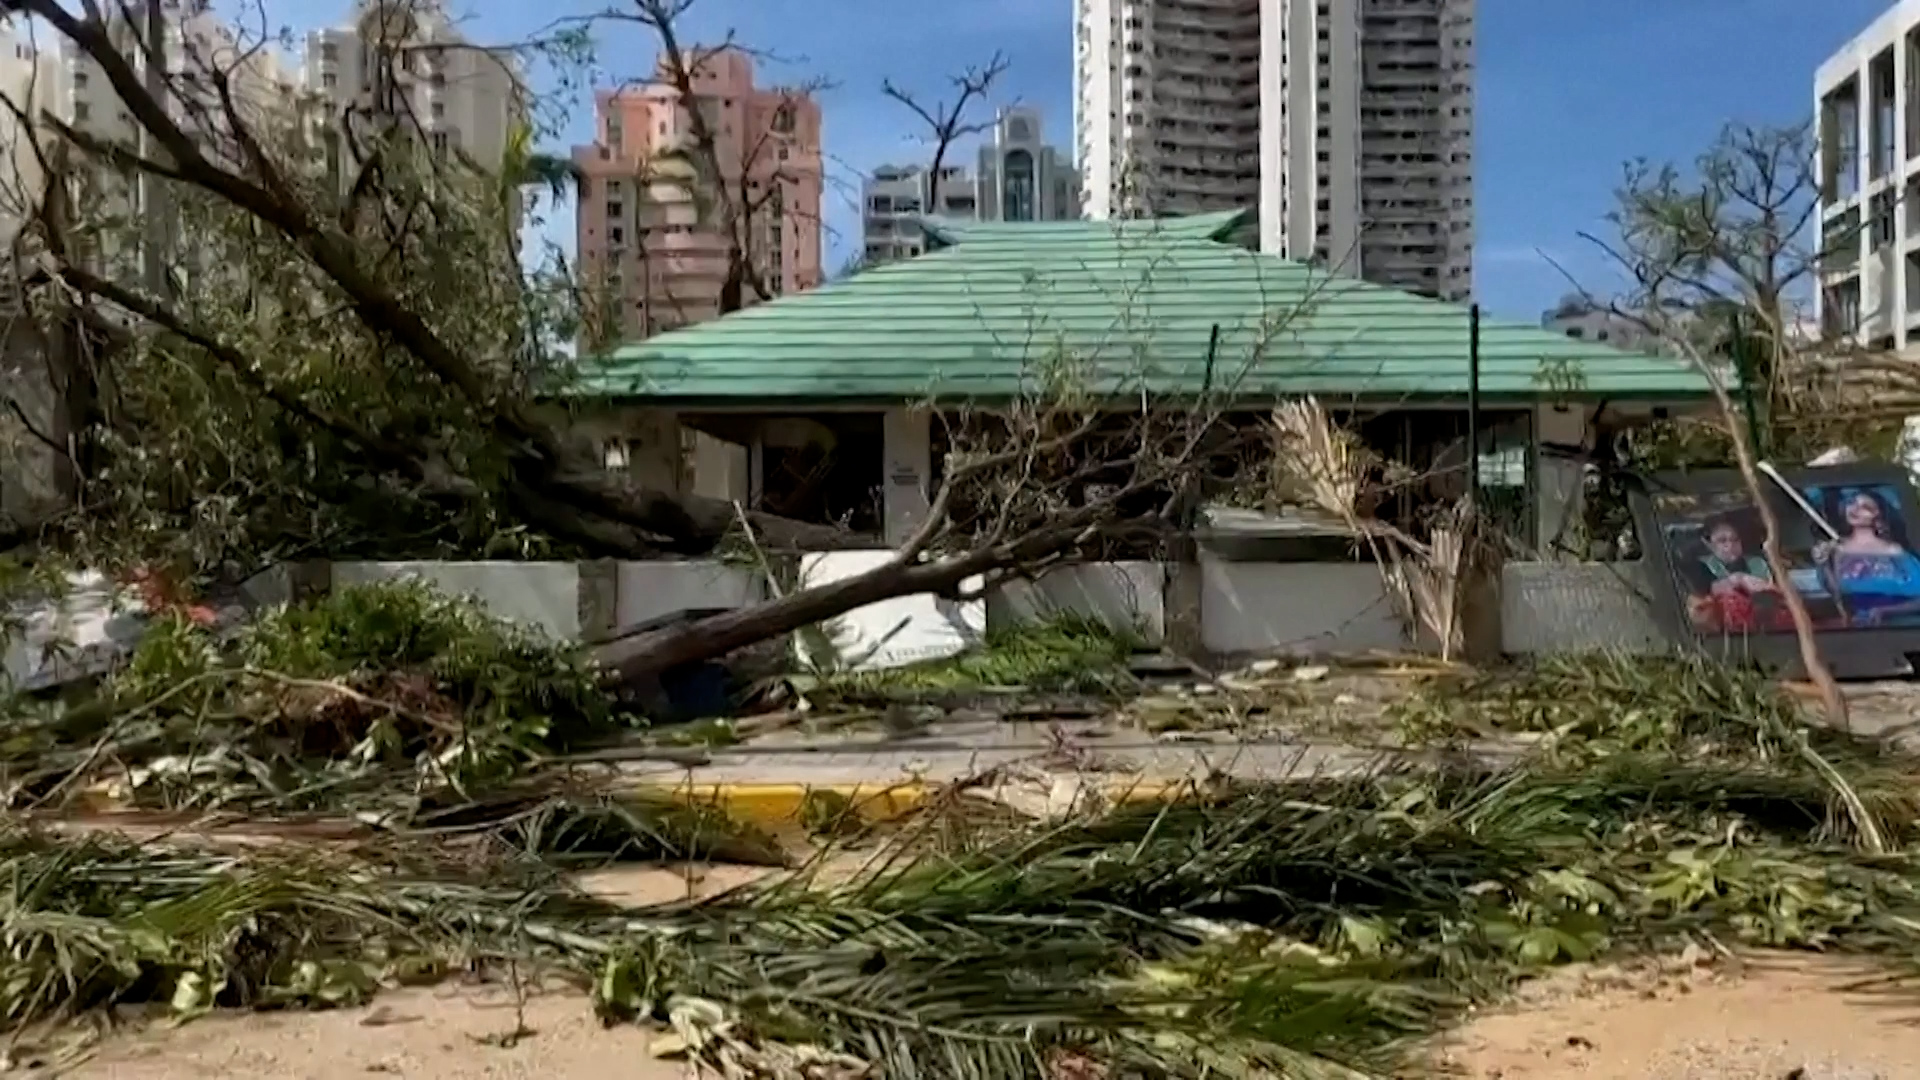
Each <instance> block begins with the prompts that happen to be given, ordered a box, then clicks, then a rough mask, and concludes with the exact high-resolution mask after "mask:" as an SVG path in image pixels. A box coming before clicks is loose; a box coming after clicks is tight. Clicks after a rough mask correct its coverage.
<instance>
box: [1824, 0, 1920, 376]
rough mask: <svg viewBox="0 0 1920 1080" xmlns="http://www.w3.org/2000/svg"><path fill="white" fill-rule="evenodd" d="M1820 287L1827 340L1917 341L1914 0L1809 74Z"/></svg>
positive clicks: (1919, 178)
mask: <svg viewBox="0 0 1920 1080" xmlns="http://www.w3.org/2000/svg"><path fill="white" fill-rule="evenodd" d="M1813 82H1814V102H1815V116H1816V118H1817V120H1816V130H1817V146H1818V161H1819V166H1818V173H1817V175H1818V178H1819V186H1820V212H1819V214H1818V215H1817V217H1818V219H1819V222H1820V248H1819V250H1820V251H1821V252H1823V253H1824V255H1825V258H1824V260H1823V262H1822V265H1821V267H1820V288H1819V289H1817V290H1816V291H1815V315H1816V318H1817V320H1818V322H1819V324H1820V327H1821V329H1822V331H1823V332H1824V333H1825V334H1827V335H1829V336H1840V337H1847V338H1852V339H1854V340H1857V341H1858V342H1860V343H1861V344H1864V345H1869V346H1874V347H1881V348H1891V349H1899V350H1903V351H1904V350H1906V349H1908V348H1909V347H1910V346H1912V345H1916V344H1920V250H1914V249H1912V248H1910V246H1909V245H1910V244H1911V243H1912V242H1914V241H1916V240H1920V0H1901V2H1900V3H1897V4H1895V5H1894V6H1893V7H1892V8H1890V9H1889V10H1888V11H1887V12H1886V13H1885V14H1883V15H1881V16H1880V17H1879V18H1878V19H1875V20H1874V21H1873V23H1872V25H1870V26H1868V27H1867V29H1866V30H1865V31H1863V32H1862V33H1861V34H1860V35H1859V36H1857V37H1855V38H1854V39H1853V40H1852V41H1849V42H1847V43H1846V44H1845V45H1842V46H1841V47H1840V49H1839V51H1838V52H1836V53H1834V55H1833V56H1832V57H1830V58H1828V60H1827V61H1826V63H1824V64H1821V65H1820V67H1819V70H1818V71H1817V72H1815V74H1814V80H1813Z"/></svg>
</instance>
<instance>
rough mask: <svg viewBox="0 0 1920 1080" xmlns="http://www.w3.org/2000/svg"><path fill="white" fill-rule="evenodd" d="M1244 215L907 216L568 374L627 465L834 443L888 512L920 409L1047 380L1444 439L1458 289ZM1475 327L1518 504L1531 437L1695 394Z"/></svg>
mask: <svg viewBox="0 0 1920 1080" xmlns="http://www.w3.org/2000/svg"><path fill="white" fill-rule="evenodd" d="M1245 221H1246V214H1244V213H1217V214H1204V215H1195V216H1191V217H1184V218H1172V219H1160V220H1150V221H1118V222H1087V221H1074V222H1021V223H999V222H996V223H979V224H974V223H965V224H962V223H955V222H948V221H942V220H936V219H929V220H926V221H925V222H924V224H925V227H926V230H927V233H928V236H929V240H930V241H931V250H929V251H928V252H927V253H926V254H924V255H921V256H919V257H917V258H913V259H909V260H905V261H902V262H897V263H892V264H888V265H883V266H879V267H874V268H871V269H868V270H865V271H863V272H860V273H858V274H855V275H853V276H852V277H849V278H847V279H845V280H841V281H837V282H833V283H830V284H827V285H824V286H822V287H820V288H818V289H815V290H812V291H809V292H806V293H800V294H796V295H792V296H785V297H781V298H779V299H775V300H772V301H770V302H767V303H763V304H759V305H757V306H754V307H751V308H748V309H746V310H743V311H738V312H734V313H732V314H730V315H727V316H725V317H723V318H720V319H716V320H714V321H711V322H707V323H702V324H697V325H694V326H688V327H684V328H681V329H677V330H673V331H669V332H666V333H663V334H660V335H658V336H655V337H652V338H649V339H647V340H644V341H640V342H635V343H632V344H627V345H623V346H620V347H618V348H616V349H613V350H611V351H609V352H606V353H604V354H601V355H596V356H591V357H586V358H583V359H582V360H581V362H580V364H579V370H578V378H577V380H576V381H575V382H573V383H572V384H571V385H570V386H569V387H568V388H567V391H566V393H567V395H568V396H570V397H572V398H574V399H576V401H578V402H579V403H581V404H585V403H586V402H587V401H592V402H593V403H594V405H595V406H596V407H603V408H602V415H603V416H607V415H617V416H620V417H621V418H622V419H621V420H620V422H619V424H618V425H616V427H619V428H624V429H625V430H626V432H627V435H628V436H631V435H632V434H633V432H634V431H635V430H636V429H635V428H634V427H633V425H634V424H636V423H638V424H640V425H641V426H643V427H645V428H647V429H648V430H647V431H646V432H645V437H643V438H638V439H635V440H633V441H635V442H636V443H637V444H638V448H639V451H640V459H634V458H630V459H629V460H630V462H631V463H633V464H634V467H636V468H643V469H646V470H647V471H648V472H650V473H652V474H653V475H652V476H651V479H653V480H654V481H655V482H673V483H684V484H689V485H691V486H693V487H695V488H699V489H702V493H705V494H716V495H725V496H729V497H742V496H745V497H748V498H753V499H761V498H768V497H771V496H772V494H773V492H774V489H775V488H776V487H777V486H778V484H777V483H776V476H775V475H774V473H775V472H776V471H777V470H778V468H779V465H778V463H777V462H772V461H769V459H768V454H769V451H778V453H777V454H776V455H775V456H776V457H779V458H780V459H781V460H783V461H784V460H787V459H788V458H789V457H791V456H792V455H791V454H790V453H789V452H792V451H797V450H798V449H800V448H799V447H796V446H794V445H792V444H794V443H796V442H798V443H800V444H802V445H803V446H811V447H813V448H814V451H813V453H812V456H818V451H819V449H820V447H821V446H822V444H823V441H824V442H825V443H827V444H831V445H833V446H837V447H838V448H839V456H840V457H841V459H842V460H843V463H844V466H845V467H847V468H852V467H854V466H864V467H866V468H867V469H868V471H872V472H874V476H873V477H871V483H870V484H868V485H867V488H866V489H867V490H870V489H871V488H873V487H878V488H880V489H881V490H882V491H883V493H884V498H883V500H882V501H883V502H884V504H885V512H884V513H883V514H882V515H881V516H882V517H883V518H884V519H885V520H886V521H887V522H895V521H896V520H898V521H904V520H907V519H908V518H910V517H911V512H912V507H913V505H914V504H916V503H917V504H919V505H921V506H924V501H925V498H926V495H925V492H926V488H927V487H928V485H929V484H930V482H931V474H932V467H931V463H930V461H929V456H930V450H929V440H928V423H927V419H926V418H927V414H928V411H929V410H928V407H929V406H932V407H934V408H938V407H940V406H941V405H942V404H958V403H961V402H966V403H968V404H970V405H971V406H973V407H975V408H979V407H991V406H992V405H993V404H994V403H995V402H1008V401H1012V400H1015V399H1019V398H1022V397H1023V396H1028V395H1032V394H1034V393H1036V392H1039V391H1041V390H1042V389H1043V388H1045V387H1047V386H1050V385H1057V383H1058V380H1060V379H1061V378H1063V377H1065V378H1069V379H1071V380H1072V382H1073V385H1074V387H1075V389H1076V390H1079V391H1083V392H1089V393H1093V394H1096V395H1112V396H1113V397H1114V398H1115V399H1116V400H1117V401H1125V402H1131V403H1133V406H1134V407H1137V403H1138V401H1139V400H1140V399H1141V398H1142V397H1143V396H1146V397H1149V398H1151V399H1153V400H1156V401H1165V402H1168V403H1177V402H1179V401H1180V400H1182V399H1189V400H1191V399H1198V398H1200V397H1201V396H1203V395H1228V396H1229V397H1230V399H1231V400H1232V402H1233V403H1234V408H1236V409H1239V408H1245V409H1246V410H1249V411H1264V410H1266V409H1269V408H1271V407H1272V406H1273V405H1274V404H1275V403H1277V402H1280V401H1284V400H1288V399H1293V398H1298V397H1301V396H1304V395H1309V394H1310V395H1315V396H1317V397H1319V398H1320V399H1321V400H1323V401H1325V402H1327V403H1328V404H1329V405H1330V406H1334V405H1338V406H1339V407H1341V408H1343V409H1351V410H1354V411H1355V412H1357V413H1360V414H1365V415H1372V416H1376V417H1377V416H1379V415H1383V414H1389V413H1391V414H1397V415H1401V416H1404V417H1407V420H1406V423H1407V425H1409V430H1411V429H1412V428H1424V429H1434V428H1435V427H1436V424H1437V425H1439V427H1445V426H1446V425H1447V424H1448V423H1452V424H1454V425H1455V426H1456V427H1458V432H1457V433H1456V434H1455V435H1454V437H1453V439H1454V442H1456V443H1459V442H1461V441H1463V433H1464V430H1465V428H1464V423H1463V418H1464V415H1465V410H1466V404H1467V400H1468V397H1469V394H1470V392H1471V389H1472V383H1473V382H1474V371H1473V367H1474V365H1473V356H1474V351H1475V350H1474V338H1475V333H1476V328H1475V322H1476V320H1475V318H1474V317H1473V314H1472V312H1471V310H1470V309H1469V308H1467V307H1464V306H1461V305H1456V304H1449V303H1444V302H1441V301H1437V300H1432V299H1429V298H1426V297H1421V296H1416V295H1413V294H1410V293H1405V292H1400V291H1398V290H1394V289H1389V288H1384V287H1381V286H1377V285H1371V284H1368V283H1366V282H1363V281H1360V280H1356V279H1354V278H1350V277H1345V276H1342V275H1340V274H1337V273H1333V272H1331V271H1329V270H1327V269H1324V268H1319V267H1315V266H1310V265H1307V264H1303V263H1297V262H1291V261H1288V260H1285V259H1280V258H1277V257H1274V256H1269V255H1263V254H1259V253H1256V252H1252V251H1248V250H1247V249H1245V248H1243V247H1240V246H1237V245H1236V244H1234V243H1232V242H1230V241H1229V239H1228V238H1229V237H1230V236H1231V235H1232V234H1234V233H1235V232H1236V231H1238V230H1240V229H1241V228H1242V227H1243V226H1244V224H1245ZM1477 337H1478V392H1479V400H1480V406H1481V409H1482V418H1483V420H1482V423H1483V427H1484V428H1485V429H1486V434H1484V435H1483V437H1482V439H1481V444H1482V446H1483V447H1485V448H1489V453H1493V454H1496V455H1504V456H1503V457H1502V458H1501V461H1502V462H1505V463H1506V464H1504V465H1497V466H1491V467H1489V468H1487V469H1483V472H1485V473H1489V474H1491V475H1493V476H1495V477H1496V482H1498V480H1497V477H1498V476H1500V475H1503V473H1515V474H1524V476H1522V477H1520V479H1519V482H1520V483H1521V484H1523V485H1525V488H1526V492H1527V497H1528V498H1533V499H1535V501H1537V502H1538V501H1541V500H1540V499H1539V496H1543V495H1544V496H1548V497H1549V498H1551V496H1552V495H1554V494H1556V493H1558V492H1559V491H1560V489H1564V488H1565V487H1567V486H1568V484H1570V483H1571V484H1577V481H1578V475H1577V471H1576V472H1575V473H1574V474H1573V475H1572V476H1571V477H1568V476H1564V475H1562V476H1559V477H1557V478H1553V479H1552V482H1550V483H1547V484H1545V485H1542V484H1541V483H1539V482H1538V481H1540V480H1541V479H1542V477H1541V476H1540V475H1539V474H1540V473H1541V469H1540V467H1539V466H1540V464H1541V463H1540V461H1539V454H1538V445H1539V443H1540V442H1541V441H1542V440H1543V439H1544V440H1546V441H1549V442H1553V443H1579V442H1582V441H1583V440H1584V439H1585V438H1586V436H1587V434H1588V431H1589V428H1590V426H1591V424H1592V422H1593V420H1594V419H1595V413H1596V410H1599V409H1602V408H1604V409H1605V410H1607V411H1608V413H1609V414H1610V415H1614V416H1617V415H1620V414H1628V415H1631V414H1634V413H1647V412H1651V411H1653V410H1657V409H1670V408H1692V407H1697V406H1698V405H1700V404H1701V403H1703V402H1704V401H1706V400H1708V399H1709V398H1710V394H1711V390H1710V387H1709V385H1708V384H1707V382H1706V380H1705V378H1704V377H1703V376H1702V375H1701V374H1700V373H1699V372H1698V371H1696V370H1694V369H1693V368H1692V367H1691V366H1690V365H1688V364H1687V363H1686V362H1684V361H1681V360H1677V359H1674V358H1671V357H1667V356H1662V355H1656V354H1650V353H1634V352H1623V351H1619V350H1615V349H1611V348H1608V347H1606V346H1605V345H1604V344H1600V343H1596V342H1591V341H1581V340H1575V339H1573V338H1569V337H1565V336H1562V335H1560V334H1556V333H1554V332H1552V331H1549V330H1544V329H1542V328H1540V327H1538V326H1534V325H1531V324H1527V323H1519V322H1511V321H1506V320H1499V319H1480V320H1478V327H1477ZM1063 373H1064V375H1063ZM604 406H616V407H617V410H616V411H614V412H611V413H609V412H607V411H606V410H605V409H604ZM1373 426H1375V427H1377V426H1378V425H1377V424H1374V425H1373ZM674 428H691V429H693V430H695V431H697V432H700V433H701V434H702V436H704V440H703V439H700V438H691V439H688V440H687V441H688V443H690V444H692V445H693V446H694V451H693V454H692V457H693V459H694V463H693V465H692V467H691V473H690V474H689V469H688V468H687V467H686V466H685V465H683V464H681V461H682V455H681V452H680V451H681V448H682V445H683V443H682V438H681V437H680V436H677V435H675V434H674V432H673V429H674ZM716 441H717V443H718V445H712V444H713V443H715V442H716ZM1394 441H1395V442H1397V443H1401V444H1404V443H1406V442H1407V441H1408V440H1407V439H1406V438H1405V437H1401V438H1397V439H1395V440H1394ZM1443 441H1444V440H1443ZM1383 449H1386V450H1388V452H1389V453H1394V452H1395V451H1397V450H1400V449H1401V447H1400V446H1390V447H1384V448H1383ZM806 456H808V455H805V454H803V455H800V457H806ZM641 459H644V460H641ZM799 459H800V458H799V457H793V458H792V460H795V461H797V460H799ZM1516 461H1517V462H1521V463H1522V464H1521V466H1520V467H1519V468H1517V469H1515V468H1513V467H1512V465H1513V463H1514V462H1516ZM770 470H773V471H770ZM1561 471H1562V472H1564V471H1565V470H1564V469H1563V470H1561ZM782 482H784V481H782ZM850 487H851V488H853V489H858V488H860V484H859V483H857V482H854V483H851V484H850ZM1549 489H1551V490H1549ZM1560 501H1561V502H1562V503H1563V504H1564V503H1565V502H1566V500H1565V499H1562V500H1560ZM896 504H897V505H896ZM789 509H791V508H789ZM828 509H831V507H829V508H828ZM896 510H897V511H898V512H896ZM1543 523H1544V514H1543ZM901 527H903V526H901ZM885 531H887V532H897V531H899V527H894V528H888V529H886V530H885Z"/></svg>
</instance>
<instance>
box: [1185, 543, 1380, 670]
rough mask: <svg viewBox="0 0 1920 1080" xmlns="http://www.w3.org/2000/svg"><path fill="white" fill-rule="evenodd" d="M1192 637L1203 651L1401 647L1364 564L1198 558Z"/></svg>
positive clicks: (1374, 574)
mask: <svg viewBox="0 0 1920 1080" xmlns="http://www.w3.org/2000/svg"><path fill="white" fill-rule="evenodd" d="M1200 640H1201V643H1202V644H1203V645H1205V646H1206V648H1207V651H1208V652H1212V653H1216V654H1219V655H1223V656H1238V655H1244V654H1248V653H1350V652H1366V651H1369V650H1374V649H1382V650H1390V651H1399V650H1403V649H1406V648H1408V647H1409V645H1410V639H1409V637H1408V632H1407V625H1406V623H1405V621H1404V620H1402V619H1401V618H1400V615H1399V613H1398V612H1397V611H1395V610H1394V605H1393V600H1392V598H1391V597H1389V596H1388V595H1387V590H1386V587H1385V584H1384V583H1383V582H1382V580H1381V578H1380V571H1379V568H1377V567H1375V566H1373V565H1372V564H1370V563H1258V562H1225V561H1221V560H1215V559H1209V558H1207V557H1205V556H1202V557H1201V559H1200Z"/></svg>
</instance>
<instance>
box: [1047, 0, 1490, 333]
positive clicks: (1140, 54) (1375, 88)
mask: <svg viewBox="0 0 1920 1080" xmlns="http://www.w3.org/2000/svg"><path fill="white" fill-rule="evenodd" d="M1076 4H1077V11H1076V18H1075V20H1074V56H1075V59H1074V63H1075V83H1076V88H1075V89H1076V92H1075V95H1074V136H1075V143H1076V150H1077V154H1078V164H1079V167H1080V172H1081V176H1082V178H1083V183H1084V189H1083V190H1084V200H1085V207H1086V211H1087V213H1088V214H1089V215H1090V216H1092V217H1096V218H1101V217H1121V216H1144V215H1149V214H1155V215H1157V214H1181V213H1194V212H1200V211H1207V210H1224V209H1238V208H1248V207H1251V208H1255V209H1257V210H1258V212H1259V225H1258V231H1259V232H1258V243H1259V246H1260V248H1261V250H1263V251H1267V252H1270V253H1273V254H1278V255H1283V256H1285V257H1287V258H1293V259H1303V260H1304V259H1311V260H1315V261H1317V262H1320V263H1322V264H1325V265H1328V266H1331V267H1334V268H1336V269H1339V270H1341V271H1343V272H1346V273H1351V274H1356V275H1359V276H1363V277H1365V278H1366V279H1368V280H1370V281H1375V282H1379V283H1381V284H1386V285H1392V286H1396V287H1399V288H1404V289H1409V290H1412V291H1415V292H1420V293H1424V294H1427V295H1431V296H1436V297H1441V298H1443V299H1451V300H1457V299H1464V298H1466V297H1467V296H1469V295H1470V294H1471V292H1472V287H1473V272H1472V265H1473V262H1472V252H1473V37H1474V33H1473V0H1076Z"/></svg>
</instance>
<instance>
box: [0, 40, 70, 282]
mask: <svg viewBox="0 0 1920 1080" xmlns="http://www.w3.org/2000/svg"><path fill="white" fill-rule="evenodd" d="M65 70H66V69H65V66H64V64H63V62H62V58H61V55H60V50H59V49H58V48H55V47H52V42H51V40H48V41H44V42H40V41H34V40H31V39H30V38H29V36H28V35H27V34H26V33H24V32H21V31H10V32H8V33H5V34H4V35H0V98H5V99H6V100H7V101H9V102H11V103H13V104H14V105H15V106H17V107H18V108H19V109H20V111H21V112H22V113H25V114H26V115H27V116H29V117H37V116H39V115H40V114H41V112H42V111H46V112H51V113H52V114H53V115H55V116H61V117H64V116H67V115H69V112H70V110H69V108H68V105H67V93H68V90H69V88H70V83H69V81H68V80H67V79H66V77H65ZM36 126H38V125H36ZM0 148H4V156H3V157H0V244H7V243H11V242H12V240H13V238H14V236H15V235H16V234H17V233H18V232H19V231H20V227H21V225H22V224H23V223H24V222H25V221H26V220H27V218H28V217H29V216H30V215H31V214H32V213H33V209H34V207H35V206H37V205H38V203H39V198H40V193H41V190H42V188H43V187H44V186H45V185H46V170H45V169H43V168H42V167H41V165H40V155H39V153H38V152H36V151H35V149H34V138H33V132H31V131H29V130H26V129H25V128H24V127H23V125H22V124H21V123H20V120H19V117H17V116H16V115H15V114H14V112H13V110H12V109H0ZM3 299H4V298H0V300H3Z"/></svg>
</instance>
